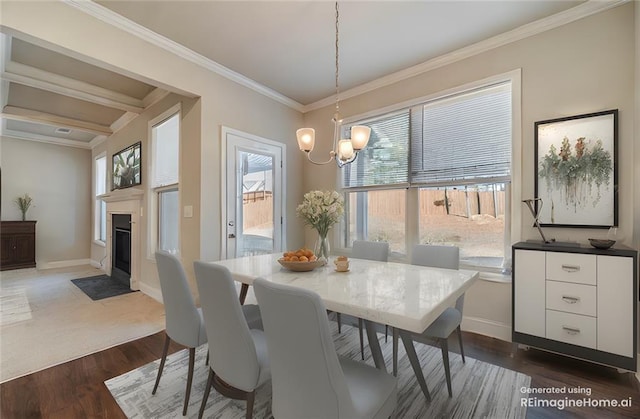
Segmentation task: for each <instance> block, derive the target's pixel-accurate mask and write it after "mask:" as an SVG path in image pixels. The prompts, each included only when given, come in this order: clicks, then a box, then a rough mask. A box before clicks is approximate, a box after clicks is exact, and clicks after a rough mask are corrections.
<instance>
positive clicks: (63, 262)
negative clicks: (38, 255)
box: [36, 259, 99, 269]
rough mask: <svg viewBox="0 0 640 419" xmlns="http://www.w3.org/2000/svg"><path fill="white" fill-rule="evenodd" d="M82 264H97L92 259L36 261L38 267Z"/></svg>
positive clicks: (51, 267)
mask: <svg viewBox="0 0 640 419" xmlns="http://www.w3.org/2000/svg"><path fill="white" fill-rule="evenodd" d="M80 265H91V266H95V265H94V264H93V261H92V260H91V259H73V260H58V261H55V262H36V267H37V269H53V268H66V267H69V266H80ZM98 267H99V266H98Z"/></svg>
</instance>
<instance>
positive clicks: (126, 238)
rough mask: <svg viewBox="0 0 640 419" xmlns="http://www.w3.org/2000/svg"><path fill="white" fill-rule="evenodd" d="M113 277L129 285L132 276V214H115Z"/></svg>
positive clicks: (113, 221) (112, 251) (112, 258)
mask: <svg viewBox="0 0 640 419" xmlns="http://www.w3.org/2000/svg"><path fill="white" fill-rule="evenodd" d="M111 221H112V222H111V224H112V226H113V232H112V235H111V237H112V238H113V240H112V249H111V255H112V257H111V277H112V278H113V279H115V280H117V281H120V282H122V283H123V284H125V285H127V286H129V285H130V278H131V214H113V215H112V220H111Z"/></svg>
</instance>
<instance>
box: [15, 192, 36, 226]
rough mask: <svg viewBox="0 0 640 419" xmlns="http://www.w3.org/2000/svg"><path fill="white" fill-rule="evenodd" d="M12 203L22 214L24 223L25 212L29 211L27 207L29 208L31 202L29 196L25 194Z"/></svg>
mask: <svg viewBox="0 0 640 419" xmlns="http://www.w3.org/2000/svg"><path fill="white" fill-rule="evenodd" d="M14 202H15V203H16V205H17V206H18V208H19V209H20V212H21V213H22V221H26V220H27V211H29V207H31V203H32V202H33V199H32V198H31V197H30V196H29V194H28V193H26V194H24V195H22V196H19V197H17V198H16V199H15V201H14Z"/></svg>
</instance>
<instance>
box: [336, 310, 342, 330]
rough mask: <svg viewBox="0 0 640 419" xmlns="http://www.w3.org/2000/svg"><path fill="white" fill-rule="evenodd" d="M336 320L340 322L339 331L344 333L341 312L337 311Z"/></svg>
mask: <svg viewBox="0 0 640 419" xmlns="http://www.w3.org/2000/svg"><path fill="white" fill-rule="evenodd" d="M336 321H337V322H338V333H342V317H341V316H340V313H336Z"/></svg>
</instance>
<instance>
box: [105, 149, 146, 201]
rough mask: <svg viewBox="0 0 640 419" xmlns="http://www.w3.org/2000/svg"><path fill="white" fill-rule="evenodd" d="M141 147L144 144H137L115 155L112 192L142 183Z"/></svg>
mask: <svg viewBox="0 0 640 419" xmlns="http://www.w3.org/2000/svg"><path fill="white" fill-rule="evenodd" d="M141 147H142V143H141V142H137V143H135V144H133V145H130V146H129V147H127V148H125V149H123V150H120V151H118V152H117V153H115V154H114V155H113V166H112V168H113V171H112V177H111V190H114V189H123V188H129V187H131V186H136V185H140V183H142V176H141V173H140V168H141V164H140V163H141V160H140V149H141Z"/></svg>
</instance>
